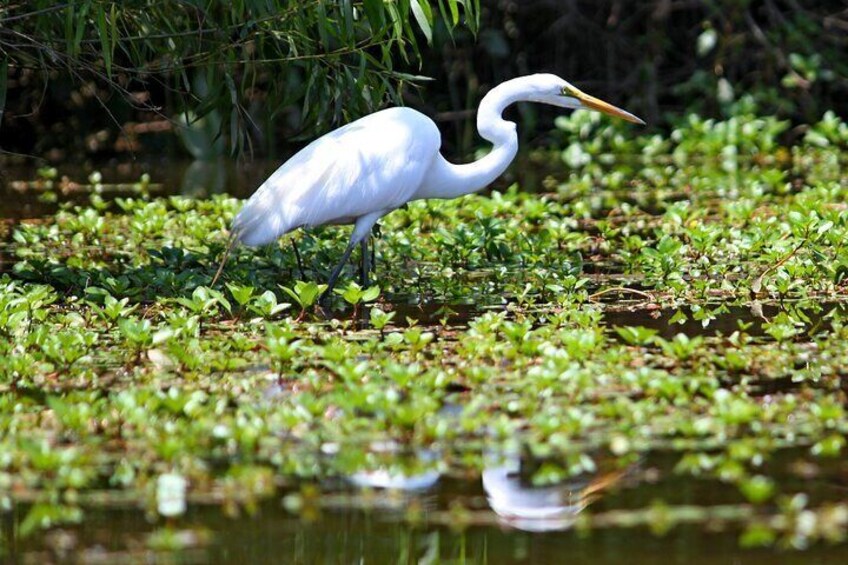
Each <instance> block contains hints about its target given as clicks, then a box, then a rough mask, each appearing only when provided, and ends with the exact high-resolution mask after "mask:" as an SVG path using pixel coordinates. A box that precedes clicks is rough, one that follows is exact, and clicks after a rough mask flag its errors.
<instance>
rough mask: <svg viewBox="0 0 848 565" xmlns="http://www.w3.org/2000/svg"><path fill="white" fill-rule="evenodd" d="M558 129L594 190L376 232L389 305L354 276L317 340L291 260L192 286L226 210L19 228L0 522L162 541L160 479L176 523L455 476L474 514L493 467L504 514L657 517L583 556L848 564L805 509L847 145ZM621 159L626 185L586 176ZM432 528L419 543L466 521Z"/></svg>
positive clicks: (310, 242) (282, 250)
mask: <svg viewBox="0 0 848 565" xmlns="http://www.w3.org/2000/svg"><path fill="white" fill-rule="evenodd" d="M573 120H574V121H573V122H568V123H564V124H562V127H564V128H566V129H567V128H572V129H571V130H569V131H572V132H574V133H575V134H576V135H580V134H579V130H580V129H581V128H582V127H584V126H586V127H589V128H598V129H599V130H601V131H602V132H605V133H603V134H602V135H601V139H602V141H601V142H600V143H599V144H598V145H596V146H590V145H587V150H586V152H587V154H588V155H590V157H591V159H590V160H589V161H588V162H587V163H586V164H585V165H583V166H581V167H579V168H578V169H577V170H569V171H567V172H564V173H562V174H561V175H560V176H558V177H552V178H549V179H547V180H546V181H545V186H546V187H547V189H548V190H547V191H545V192H544V193H542V194H533V193H527V192H521V191H519V190H517V189H514V188H513V189H510V190H507V191H504V192H498V191H495V192H492V193H491V194H488V195H475V196H469V197H466V198H463V199H460V200H456V201H444V202H442V201H436V202H413V203H411V204H410V205H409V206H408V207H406V208H404V209H401V210H397V211H395V212H393V213H392V214H390V215H388V216H387V217H386V218H385V221H384V234H383V237H382V238H381V240H380V242H379V246H378V248H377V253H378V255H379V261H378V262H377V265H378V267H380V266H382V265H390V266H391V267H390V268H382V267H380V268H378V272H377V277H378V280H379V281H380V287H379V288H378V287H376V286H374V287H370V288H367V289H363V288H360V287H359V286H358V285H356V284H355V283H348V281H350V280H351V279H352V278H353V277H355V273H354V271H355V269H354V268H347V269H346V270H345V271H344V272H343V273H342V279H341V280H342V281H343V282H342V283H341V286H340V287H339V292H338V293H336V294H333V295H332V296H331V297H330V299H331V300H330V301H329V302H330V303H329V305H328V309H322V310H321V311H320V312H314V313H313V312H311V310H312V307H313V306H314V305H315V304H316V302H317V300H318V298H319V297H320V295H321V293H322V292H323V291H324V290H325V289H326V287H325V286H324V285H323V284H319V282H316V281H315V280H313V281H308V282H307V281H301V280H298V279H297V277H298V276H299V275H298V273H299V269H298V266H297V263H296V259H295V257H294V254H293V253H292V252H291V250H290V248H289V246H288V242H286V244H282V243H281V244H280V245H277V246H273V245H272V246H268V247H265V248H260V249H254V248H237V249H235V250H234V251H233V254H232V257H231V261H230V263H228V266H227V273H226V275H227V276H226V278H227V280H228V284H227V286H226V290H215V289H212V288H209V287H208V286H207V285H208V283H209V280H210V279H211V276H212V274H213V273H214V271H215V268H216V266H217V260H218V258H219V256H220V253H221V251H222V249H223V248H224V246H225V245H226V244H227V235H228V234H227V232H226V229H225V227H226V226H227V225H229V223H230V221H231V220H232V217H233V215H234V214H235V212H236V210H237V209H238V207H239V205H240V203H241V202H240V201H239V200H237V199H234V198H229V197H221V196H219V197H215V198H212V199H210V200H194V199H189V198H183V197H176V196H173V197H150V196H138V197H132V198H119V199H116V200H114V201H108V200H105V199H94V201H93V202H92V203H91V204H85V203H81V202H79V201H74V202H70V203H68V204H63V205H62V207H61V209H60V210H59V211H58V212H57V213H56V214H55V215H54V216H52V217H50V218H46V219H45V220H44V221H38V222H21V223H20V224H19V225H17V226H16V227H15V229H14V233H13V234H12V235H11V239H12V241H13V242H14V244H13V245H12V246H11V248H8V249H5V250H4V251H7V252H8V254H9V255H10V256H11V257H12V258H13V259H14V260H15V261H16V263H15V265H14V267H13V268H12V269H10V272H8V273H4V274H2V275H0V429H2V430H4V432H3V434H2V436H0V448H2V449H0V451H2V453H4V454H5V456H4V457H3V458H0V501H3V503H4V504H7V503H11V502H16V501H18V500H20V499H22V498H23V497H26V499H25V500H27V501H29V502H34V504H33V505H32V506H31V507H30V508H32V509H37V510H32V512H33V514H32V518H24V521H26V523H27V528H26V531H31V532H33V536H36V535H37V531H38V530H39V529H41V528H44V527H50V526H51V525H53V524H63V523H66V524H73V523H75V522H76V521H77V520H78V519H81V516H80V515H79V514H77V508H80V507H81V508H86V509H88V508H92V507H97V506H98V505H100V504H107V503H108V504H113V503H115V500H114V499H113V498H110V497H117V498H119V499H120V500H123V501H124V502H125V503H126V504H130V505H133V506H141V507H144V508H146V509H147V510H149V511H151V515H154V516H155V511H154V509H153V508H151V507H150V506H151V505H152V504H153V503H152V502H151V499H152V498H153V497H152V495H151V493H152V492H153V487H152V485H153V484H154V482H155V481H156V480H157V477H160V476H162V474H163V473H173V474H174V475H175V476H179V477H184V478H185V479H186V480H187V481H188V484H189V485H190V486H191V490H190V496H189V498H188V503H189V504H190V505H192V506H196V505H197V504H198V502H197V501H208V503H209V504H215V505H221V506H222V507H223V508H224V510H225V511H226V512H229V513H233V514H235V513H236V512H242V511H244V512H249V511H250V509H251V508H254V507H256V505H257V504H258V502H259V501H262V500H266V499H276V500H279V499H280V498H282V497H283V496H284V504H285V505H286V507H287V508H288V509H289V511H291V512H294V513H295V514H296V515H297V516H298V517H303V518H307V517H309V516H312V515H314V514H315V513H316V512H318V511H319V510H321V508H322V504H326V505H328V506H330V505H333V504H336V505H338V504H339V500H342V499H344V500H348V498H346V497H333V496H325V494H327V493H325V492H324V488H325V487H324V485H328V484H333V483H334V482H336V481H337V479H340V478H350V477H354V476H360V475H361V474H366V475H367V474H368V473H373V474H377V475H378V476H379V475H389V474H390V472H389V471H392V472H398V473H402V474H403V473H409V474H418V475H425V476H427V474H428V473H429V474H430V475H432V474H436V475H438V474H439V473H440V472H442V471H443V470H448V471H449V472H450V473H451V476H452V477H453V478H452V480H457V481H459V480H461V479H460V478H459V477H463V476H467V477H469V481H473V483H472V482H469V483H468V484H469V485H470V484H475V485H476V484H478V483H477V481H479V475H480V474H481V473H482V472H483V470H489V469H491V468H492V466H493V465H494V464H495V463H494V462H493V461H492V459H493V458H494V459H497V458H498V457H499V456H501V455H503V458H504V459H507V460H509V461H510V462H513V460H514V459H517V460H520V465H519V466H518V471H519V472H520V477H521V479H522V481H523V483H522V484H526V485H533V486H535V487H536V488H543V487H544V488H548V487H551V488H554V487H562V488H564V489H567V492H569V493H572V494H569V496H577V494H574V493H581V492H584V489H588V494H590V495H591V497H590V498H592V499H594V498H597V497H602V496H605V493H604V490H605V489H606V488H607V486H606V485H610V486H612V485H615V484H616V483H617V482H618V481H619V478H620V477H624V476H626V477H627V479H626V482H622V483H620V484H621V485H622V487H626V488H633V489H643V488H644V489H651V492H652V496H651V497H650V498H649V499H646V500H648V502H646V501H645V500H641V499H640V498H639V496H635V497H630V496H629V495H628V496H627V497H625V498H627V500H628V501H629V502H628V507H627V508H623V507H621V501H622V499H620V498H619V497H618V496H609V497H608V498H607V499H606V500H605V504H606V505H607V506H606V507H600V506H598V507H595V508H593V509H592V510H593V511H592V512H588V513H583V514H581V515H580V516H579V517H578V518H577V519H578V520H579V521H580V527H581V528H585V529H586V530H589V529H609V528H619V527H622V528H623V527H631V528H632V527H634V526H642V527H645V528H652V531H655V532H657V533H664V532H668V535H674V534H673V532H674V528H675V526H676V525H677V524H679V523H686V524H688V525H689V526H688V527H689V528H692V529H694V530H695V531H707V530H710V531H713V530H714V529H715V528H717V527H722V528H723V529H726V530H728V531H734V532H735V531H741V532H743V533H742V535H741V538H740V543H742V544H744V545H746V546H747V545H750V546H760V545H774V544H777V545H779V546H783V545H791V546H793V547H804V546H805V545H806V544H813V543H816V542H818V541H829V542H834V543H838V542H843V541H845V539H846V536H847V535H848V528H846V524H848V522H846V520H845V519H844V517H845V516H848V508H847V507H846V505H845V504H844V501H841V499H839V498H837V497H836V496H835V495H833V493H830V492H829V491H828V490H827V489H821V490H817V491H815V494H816V499H815V500H814V503H811V502H809V500H808V497H807V493H808V492H811V491H810V490H809V489H810V487H809V485H810V484H816V485H819V486H820V485H822V484H829V483H830V482H833V481H836V479H837V478H838V476H839V473H840V472H841V471H840V469H841V468H840V467H839V465H837V464H836V463H838V461H839V460H838V458H839V457H841V456H843V455H844V453H845V446H846V441H845V437H846V435H848V423H847V422H848V420H846V417H845V403H844V386H843V383H842V380H843V377H844V373H845V369H844V368H845V363H846V361H848V358H846V353H845V352H846V347H845V343H846V340H848V323H846V320H848V314H846V308H845V303H846V299H848V287H846V285H845V279H844V277H840V275H839V273H840V268H842V266H844V265H846V264H848V255H846V254H848V248H847V247H846V243H845V242H846V241H848V237H846V235H847V233H848V232H846V230H848V214H846V211H845V206H844V201H845V199H846V196H848V187H846V185H845V183H844V182H843V176H844V173H843V171H844V164H845V159H846V153H845V150H844V145H843V142H844V139H843V137H842V136H843V135H844V132H845V131H846V130H845V128H844V127H843V124H842V122H841V121H839V120H838V119H836V118H834V117H833V116H825V117H824V118H823V120H822V122H821V123H818V124H813V125H812V126H811V127H810V129H809V130H808V131H817V132H819V133H820V135H821V138H819V137H816V136H811V137H809V138H808V137H807V136H799V138H798V140H797V145H796V146H793V147H785V146H781V145H779V144H777V143H776V139H775V138H776V137H777V136H780V135H781V133H780V132H781V131H782V130H781V126H779V122H778V121H776V120H772V119H770V118H757V119H753V120H749V119H747V118H743V117H740V118H739V119H738V120H737V121H736V122H735V125H732V126H731V122H730V120H726V121H724V122H722V124H723V125H719V123H718V122H714V123H713V125H714V126H715V129H717V130H718V131H720V132H721V135H719V134H716V133H715V131H713V128H707V127H704V123H703V122H702V121H701V120H695V119H693V120H687V122H686V123H683V124H681V125H680V126H679V130H680V133H679V134H676V135H679V136H682V137H681V140H677V139H675V138H670V139H668V138H661V137H658V136H647V137H642V138H635V139H633V140H625V139H622V140H616V134H615V132H614V131H613V130H607V129H606V128H608V127H609V128H613V127H617V126H609V125H607V124H605V123H604V122H602V121H598V122H594V121H584V120H585V117H583V116H580V115H578V116H575V117H574V118H573ZM587 124H588V125H587ZM749 125H750V130H751V131H748V126H749ZM731 131H737V132H738V133H740V134H742V135H741V137H738V136H737V137H735V138H732V136H731V137H728V136H729V135H730V133H729V132H731ZM752 132H753V133H752ZM717 136H718V137H717ZM684 138H685V140H686V143H685V144H684V143H683V142H682V139H684ZM731 139H735V140H736V141H735V142H734V143H738V144H739V145H738V147H740V148H744V150H743V151H741V152H739V153H738V154H737V165H738V166H736V167H734V168H732V169H731V168H729V167H728V166H727V163H726V159H725V157H726V155H727V154H728V153H729V151H728V150H726V149H723V148H722V145H721V144H722V143H724V144H725V146H727V145H726V144H728V143H731ZM822 139H826V140H827V143H822V141H821V140H822ZM613 143H615V144H616V146H615V147H616V149H615V150H616V151H622V152H623V153H624V155H625V156H624V157H621V159H622V161H623V163H622V167H621V168H619V167H615V168H612V167H610V166H609V165H608V164H606V163H605V162H604V161H605V160H606V159H607V157H602V156H603V155H604V154H605V153H608V152H609V151H611V150H610V149H609V147H610V144H613ZM681 147H683V148H682V149H681ZM633 148H638V149H639V151H637V152H635V153H630V155H633V154H635V155H637V156H638V157H637V158H636V159H635V161H636V163H637V164H638V166H637V164H633V163H631V162H629V161H628V159H629V158H628V157H627V155H628V151H629V150H631V149H633ZM610 154H612V153H610ZM616 155H618V154H617V153H616ZM542 156H547V158H549V159H551V160H552V161H558V160H559V159H560V155H559V152H557V154H553V155H552V154H550V153H546V154H542ZM537 157H538V155H537ZM628 168H632V170H629V169H628ZM622 170H624V171H625V172H626V173H622ZM622 175H624V176H625V178H624V179H622V178H621V177H622ZM94 180H97V179H94ZM348 237H349V231H347V230H346V229H344V228H340V227H331V228H327V229H323V230H315V231H313V232H312V233H311V234H310V236H309V237H304V238H303V241H302V249H303V250H304V255H305V256H306V257H309V258H310V261H311V262H312V264H313V265H332V264H333V263H334V262H335V261H336V260H337V258H338V254H339V253H340V251H341V250H342V249H344V247H345V245H346V243H347V239H348ZM278 287H279V288H278ZM281 296H285V297H287V299H288V298H290V299H291V303H292V304H296V305H297V308H295V309H294V310H293V311H292V310H290V307H291V305H290V304H289V303H284V302H280V297H281ZM378 298H379V299H380V306H379V307H378V306H374V305H368V306H367V307H363V306H362V304H363V303H367V302H371V301H374V300H377V299H378ZM298 309H299V312H298ZM328 312H329V314H330V316H329V319H326V318H325V317H324V316H323V315H324V314H326V313H328ZM310 314H312V315H310ZM319 314H321V316H319ZM420 453H428V454H429V455H428V456H427V457H420V458H417V459H416V457H415V455H417V454H420ZM409 454H413V456H412V459H413V460H414V461H413V462H412V463H410V462H409V461H407V460H406V458H408V457H409ZM513 454H516V455H515V456H514V457H513ZM833 458H836V459H833ZM498 464H500V462H498ZM810 476H814V477H816V478H817V480H816V481H809V480H805V479H804V478H805V477H810ZM413 477H414V475H413ZM401 478H404V477H401ZM405 478H406V479H410V481H411V478H410V477H408V476H407V477H405ZM292 484H297V485H303V487H302V489H301V490H298V487H295V489H294V490H292V489H291V485H292ZM681 484H686V485H688V486H687V488H686V489H680V488H679V487H680V485H681ZM834 484H835V483H834ZM281 485H283V486H281ZM580 485H584V486H580ZM587 485H588V486H587ZM690 487H691V488H690ZM329 488H332V487H329ZM473 488H478V487H477V486H475V487H473ZM817 488H818V487H817ZM640 492H642V491H639V490H634V494H639V493H640ZM580 496H582V494H581V495H580ZM717 496H721V497H722V500H723V502H722V504H720V505H718V504H716V501H715V499H716V497H717ZM120 497H123V498H120ZM655 497H662V499H663V500H661V501H659V502H656V503H652V502H649V500H650V499H654V498H655ZM350 498H351V499H353V500H355V501H356V504H365V503H367V501H369V500H377V501H378V503H379V504H383V503H384V502H385V500H386V499H385V498H383V497H379V496H373V497H371V496H369V497H359V496H356V497H350ZM389 498H391V497H389ZM399 498H401V499H402V500H403V503H404V504H406V503H407V500H409V499H407V498H406V497H399ZM104 500H106V501H107V502H104ZM412 500H413V501H415V499H412ZM460 500H461V497H460ZM581 500H582V499H581ZM363 501H365V502H363ZM583 502H585V503H588V500H586V501H583ZM583 502H581V504H583ZM631 502H632V503H633V504H632V505H631V504H630V503H631ZM41 503H44V504H46V506H41V507H40V506H39V504H41ZM456 504H460V502H457V503H456ZM473 504H475V505H476V504H477V503H476V502H474V503H473ZM409 506H413V504H412V503H410V504H409ZM267 508H270V506H263V516H264V512H265V511H266V509H267ZM334 508H337V507H334ZM357 508H359V507H357ZM194 510H196V508H192V511H193V512H194ZM414 510H415V509H414V508H413V509H412V510H410V512H413V511H414ZM267 511H268V512H272V510H267ZM357 511H359V510H357ZM216 512H217V508H216ZM424 514H426V515H423V516H422V515H419V516H418V518H417V519H418V520H419V521H420V523H421V524H422V527H427V528H429V527H441V526H444V525H450V526H453V527H459V526H461V525H463V524H468V523H469V522H468V520H471V519H472V518H469V515H468V513H467V512H466V511H465V509H463V508H459V510H457V511H455V512H450V511H447V512H442V511H439V512H432V513H424ZM194 516H195V514H193V513H192V519H194ZM473 516H476V518H474V519H477V520H481V521H482V520H488V521H491V520H494V517H492V516H491V515H489V514H486V511H485V509H483V508H476V507H475V509H474V512H473ZM570 518H574V517H573V516H571V517H570ZM184 519H185V518H178V517H175V518H174V519H173V520H174V524H175V525H179V524H181V523H182V522H180V520H184ZM304 521H306V520H304ZM572 523H573V522H572ZM572 523H569V526H570V525H571V524H572ZM169 524H170V523H169ZM484 525H485V524H483V526H481V527H484ZM640 531H641V530H640ZM646 531H647V530H646ZM160 532H161V530H160ZM640 535H641V534H640ZM734 535H735V534H734ZM157 536H158V537H157V538H155V539H153V540H150V544H151V545H152V546H156V547H160V546H161V547H171V546H174V547H177V546H179V543H177V542H178V541H179V540H174V539H172V538H171V537H169V536H170V534H169V533H168V532H164V533H160V534H157ZM145 547H147V546H145Z"/></svg>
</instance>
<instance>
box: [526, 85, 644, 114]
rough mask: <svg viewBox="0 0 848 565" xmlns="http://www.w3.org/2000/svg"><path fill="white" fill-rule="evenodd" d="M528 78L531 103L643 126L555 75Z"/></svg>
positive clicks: (621, 111)
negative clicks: (613, 117)
mask: <svg viewBox="0 0 848 565" xmlns="http://www.w3.org/2000/svg"><path fill="white" fill-rule="evenodd" d="M528 78H530V79H531V82H530V84H529V90H530V91H529V93H528V99H529V100H532V101H533V102H542V103H543V104H551V105H553V106H559V107H561V108H569V109H571V110H577V109H580V108H583V109H587V110H595V111H597V112H603V113H604V114H608V115H610V116H615V117H617V118H621V119H623V120H627V121H628V122H633V123H634V124H641V125H644V124H645V122H643V121H642V120H641V119H639V118H637V117H636V116H634V115H633V114H631V113H630V112H627V111H626V110H622V109H621V108H616V107H615V106H613V105H612V104H609V103H607V102H604V101H603V100H599V99H598V98H595V97H594V96H589V95H588V94H586V93H585V92H583V91H581V90H580V89H579V88H577V87H576V86H574V85H573V84H571V83H570V82H568V81H567V80H565V79H562V78H560V77H558V76H556V75H551V74H538V75H532V77H528Z"/></svg>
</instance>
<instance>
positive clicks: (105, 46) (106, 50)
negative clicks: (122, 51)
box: [97, 4, 112, 79]
mask: <svg viewBox="0 0 848 565" xmlns="http://www.w3.org/2000/svg"><path fill="white" fill-rule="evenodd" d="M97 33H98V35H99V36H100V49H101V51H102V54H103V65H104V66H105V67H106V75H107V76H108V77H109V78H110V79H111V78H112V41H111V37H110V35H109V31H108V28H107V27H106V9H105V7H104V6H103V5H102V4H101V5H99V6H98V7H97Z"/></svg>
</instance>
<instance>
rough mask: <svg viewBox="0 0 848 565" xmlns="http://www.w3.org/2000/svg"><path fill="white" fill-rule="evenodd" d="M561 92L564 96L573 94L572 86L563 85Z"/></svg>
mask: <svg viewBox="0 0 848 565" xmlns="http://www.w3.org/2000/svg"><path fill="white" fill-rule="evenodd" d="M560 94H562V95H563V96H572V94H573V92H572V90H571V87H569V86H563V87H562V91H561V93H560Z"/></svg>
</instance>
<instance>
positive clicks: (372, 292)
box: [361, 286, 380, 302]
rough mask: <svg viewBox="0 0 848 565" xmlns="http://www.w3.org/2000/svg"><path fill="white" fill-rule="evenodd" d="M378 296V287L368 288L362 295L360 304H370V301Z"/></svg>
mask: <svg viewBox="0 0 848 565" xmlns="http://www.w3.org/2000/svg"><path fill="white" fill-rule="evenodd" d="M378 296H380V287H379V286H369V287H368V288H367V289H365V291H363V293H362V298H361V299H362V302H371V301H372V300H376V299H377V297H378Z"/></svg>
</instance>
